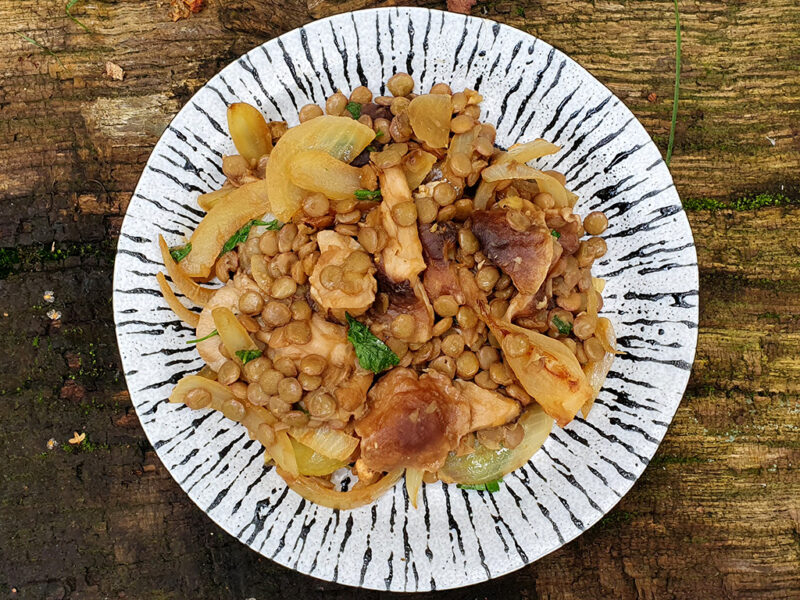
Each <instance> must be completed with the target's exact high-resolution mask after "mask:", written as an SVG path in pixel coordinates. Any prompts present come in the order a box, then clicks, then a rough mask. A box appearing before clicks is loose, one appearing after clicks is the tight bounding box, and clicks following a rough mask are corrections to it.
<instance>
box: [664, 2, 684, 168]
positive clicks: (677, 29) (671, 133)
mask: <svg viewBox="0 0 800 600" xmlns="http://www.w3.org/2000/svg"><path fill="white" fill-rule="evenodd" d="M680 90H681V17H680V13H679V12H678V0H675V97H674V98H673V100H672V124H671V125H670V128H669V144H667V161H666V162H667V165H669V161H670V159H671V158H672V146H673V145H674V143H675V123H677V121H678V97H679V96H680Z"/></svg>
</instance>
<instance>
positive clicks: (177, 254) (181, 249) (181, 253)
mask: <svg viewBox="0 0 800 600" xmlns="http://www.w3.org/2000/svg"><path fill="white" fill-rule="evenodd" d="M191 251H192V243H191V242H189V243H188V244H184V245H183V246H172V247H171V248H170V249H169V255H170V256H171V257H172V260H174V261H175V262H176V263H179V262H181V261H182V260H183V259H184V258H186V257H187V256H189V252H191Z"/></svg>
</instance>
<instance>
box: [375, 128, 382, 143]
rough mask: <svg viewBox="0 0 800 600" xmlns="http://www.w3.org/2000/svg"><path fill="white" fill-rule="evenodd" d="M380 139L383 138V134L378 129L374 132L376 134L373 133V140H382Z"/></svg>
mask: <svg viewBox="0 0 800 600" xmlns="http://www.w3.org/2000/svg"><path fill="white" fill-rule="evenodd" d="M382 137H383V132H382V131H381V130H380V129H379V130H378V131H376V132H375V139H376V140H377V139H378V138H382Z"/></svg>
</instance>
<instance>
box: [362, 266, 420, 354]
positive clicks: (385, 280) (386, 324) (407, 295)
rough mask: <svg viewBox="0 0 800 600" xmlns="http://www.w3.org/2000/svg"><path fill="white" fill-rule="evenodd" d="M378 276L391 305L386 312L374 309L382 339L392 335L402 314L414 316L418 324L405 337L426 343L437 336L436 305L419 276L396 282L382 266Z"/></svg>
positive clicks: (375, 325) (375, 327) (381, 290)
mask: <svg viewBox="0 0 800 600" xmlns="http://www.w3.org/2000/svg"><path fill="white" fill-rule="evenodd" d="M375 277H376V279H377V281H378V292H379V293H383V294H386V296H387V299H388V304H387V306H386V310H385V311H383V312H382V311H379V310H372V311H370V313H369V316H370V318H371V320H372V324H373V327H372V330H373V333H375V334H376V335H377V336H378V337H380V338H383V339H386V338H388V337H389V335H390V329H391V326H392V323H393V322H394V320H395V319H396V318H397V317H398V316H399V315H409V316H410V317H411V318H412V319H413V325H414V327H413V330H412V334H411V335H410V336H408V337H404V338H403V341H405V342H408V343H412V344H414V343H416V344H422V343H425V342H427V341H428V340H429V339H431V336H432V335H433V307H432V306H431V302H430V300H429V299H428V295H427V294H426V293H425V288H424V287H423V285H422V283H421V282H420V280H419V278H416V277H415V278H414V281H413V282H410V281H403V282H400V283H395V282H393V281H392V280H391V279H389V277H388V276H387V275H386V273H385V272H384V271H383V269H380V268H379V269H378V271H377V272H376V274H375Z"/></svg>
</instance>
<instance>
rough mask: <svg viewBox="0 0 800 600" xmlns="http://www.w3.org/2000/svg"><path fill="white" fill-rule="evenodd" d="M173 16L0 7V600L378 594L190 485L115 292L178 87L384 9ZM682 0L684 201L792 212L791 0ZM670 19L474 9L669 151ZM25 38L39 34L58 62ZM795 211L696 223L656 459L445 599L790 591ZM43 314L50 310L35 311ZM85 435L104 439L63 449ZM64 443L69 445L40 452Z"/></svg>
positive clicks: (229, 2) (795, 482) (622, 6)
mask: <svg viewBox="0 0 800 600" xmlns="http://www.w3.org/2000/svg"><path fill="white" fill-rule="evenodd" d="M168 4H169V3H168V2H166V1H161V2H157V3H154V2H136V1H127V2H126V1H121V0H120V1H110V0H109V1H105V2H97V1H93V0H86V1H81V2H79V3H77V4H76V5H75V6H74V7H73V9H72V12H73V14H75V15H76V16H77V17H78V18H79V19H81V20H82V21H83V22H84V23H85V24H86V25H87V26H89V27H90V28H91V29H92V30H93V32H94V33H92V34H87V33H86V32H84V31H83V30H82V29H81V28H80V27H79V26H77V25H76V24H75V23H73V22H72V21H70V20H69V19H68V18H66V15H65V14H64V11H63V2H45V3H42V2H34V1H33V0H0V29H2V35H0V48H2V50H3V55H4V57H5V58H6V60H5V61H4V62H3V64H2V66H0V252H2V254H0V299H1V300H0V347H2V349H3V352H0V372H2V373H3V379H2V381H0V423H2V425H3V427H2V429H0V455H1V456H3V457H4V458H5V461H4V464H3V468H2V470H1V471H0V473H1V475H0V531H2V532H3V534H4V538H3V540H4V543H3V544H0V565H2V567H0V595H2V596H3V597H11V598H14V597H17V598H72V599H77V598H106V597H108V598H115V597H127V598H187V597H195V598H232V599H233V598H236V599H242V598H249V597H255V598H259V599H262V598H272V597H278V596H280V597H293V596H294V597H302V598H316V597H319V598H321V597H323V595H324V597H331V598H352V597H359V598H377V597H383V596H385V595H383V594H381V595H379V594H376V593H370V592H358V593H354V592H353V591H352V590H351V589H348V588H341V587H339V586H335V585H332V584H327V583H322V582H319V581H317V580H312V579H309V578H306V577H303V576H301V575H298V574H296V573H294V572H292V571H289V570H288V569H284V568H283V567H279V566H277V565H275V564H274V563H271V562H270V561H267V560H265V559H262V558H260V557H259V556H258V555H256V554H255V553H253V552H252V551H250V550H249V549H247V548H246V547H244V546H243V545H242V544H240V543H239V542H238V541H236V540H235V539H233V538H231V537H230V536H228V535H227V534H225V533H224V532H222V531H221V530H220V529H219V528H217V527H216V526H215V525H214V524H213V523H211V521H210V520H209V519H208V518H207V517H206V516H205V515H204V514H203V513H202V512H201V511H200V510H199V509H198V508H196V507H195V506H194V505H193V504H192V503H191V502H190V501H189V500H188V499H187V498H186V496H185V495H184V494H183V493H182V492H181V491H180V489H179V488H178V486H177V485H176V484H175V483H174V482H173V481H172V479H171V478H170V477H169V475H168V474H167V472H166V470H165V469H164V467H163V466H162V465H161V464H160V462H159V461H158V459H157V458H156V457H155V455H154V453H153V451H152V448H151V447H150V445H149V444H148V442H147V440H146V439H145V437H144V434H143V432H142V430H141V428H140V427H139V424H138V421H137V419H136V416H135V414H134V413H133V411H132V408H131V406H130V401H129V398H128V396H127V393H126V392H125V391H124V382H123V381H122V379H121V374H120V373H119V359H118V357H117V353H116V342H115V339H114V330H113V324H112V319H111V305H110V300H109V299H110V295H111V284H110V278H111V269H112V259H113V240H114V237H115V235H116V233H117V231H118V229H119V225H120V223H121V216H122V215H123V214H124V211H125V208H126V206H127V203H128V201H129V199H130V196H131V193H132V191H133V188H134V185H135V183H136V180H137V179H138V176H139V173H140V172H141V169H142V166H143V165H144V162H145V160H146V158H147V156H148V154H149V152H150V150H151V148H152V146H153V145H154V143H155V142H156V140H157V139H158V136H159V135H160V133H161V131H162V130H163V129H164V127H165V126H166V124H167V123H168V122H169V120H170V119H171V118H172V116H173V115H174V113H175V112H176V111H177V110H178V109H179V108H180V106H182V105H183V103H184V102H185V101H186V100H187V99H188V97H189V96H190V94H191V93H193V92H194V91H195V90H196V89H197V88H198V87H200V86H201V85H202V84H203V83H204V82H205V81H206V80H207V79H208V78H209V77H211V76H212V75H213V74H214V73H215V72H216V71H218V70H219V69H220V68H221V67H222V66H224V65H225V64H227V63H228V62H229V61H230V60H233V59H234V58H236V57H237V56H238V55H240V54H241V53H243V52H244V51H246V50H248V49H249V48H251V47H252V46H254V45H256V44H258V43H260V42H262V41H264V40H265V39H267V38H269V37H271V36H274V35H278V34H280V33H282V32H283V31H286V30H288V29H291V28H292V27H296V26H298V25H301V24H303V23H305V22H308V21H309V20H311V19H312V18H313V17H321V16H326V15H328V14H332V12H336V11H339V10H343V9H345V10H346V9H349V8H352V7H354V6H356V5H358V6H367V5H369V6H373V5H375V4H376V3H369V2H365V1H363V0H348V1H346V2H334V1H332V0H323V1H322V2H316V0H311V1H310V2H309V4H308V6H307V4H306V3H305V2H304V1H301V0H292V1H286V2H283V1H277V0H226V1H225V2H219V3H218V2H209V6H208V7H207V8H206V9H205V10H204V11H203V12H201V13H200V14H197V15H194V16H192V18H190V19H188V20H185V21H179V22H177V23H173V22H171V21H170V20H169V18H168V16H167V13H168V8H169V6H168ZM403 4H407V3H403ZM415 4H418V5H424V6H429V7H437V8H443V7H444V4H445V3H444V2H433V1H425V0H421V1H420V2H416V3H415ZM680 4H681V10H682V18H683V23H684V46H683V51H684V60H683V78H682V95H681V104H680V112H679V122H678V137H677V142H676V147H675V154H674V157H673V162H672V170H673V174H674V176H675V180H676V185H677V186H678V190H679V191H680V192H681V194H682V195H683V197H684V198H699V197H714V198H722V199H729V198H737V197H739V196H742V195H745V194H749V193H752V192H763V191H771V192H776V191H782V192H783V193H785V194H787V195H788V196H789V197H790V198H791V199H794V200H797V199H798V188H799V187H800V175H798V173H800V168H799V167H800V141H799V140H800V132H799V131H798V125H797V124H798V123H800V76H799V75H798V71H797V61H798V59H799V58H800V11H798V8H797V3H796V2H795V1H794V0H768V1H767V2H741V1H736V2H725V3H722V2H714V1H711V0H701V1H698V2H694V3H688V2H681V3H680ZM309 7H310V12H309ZM672 11H673V5H672V3H671V2H670V1H669V0H659V1H655V0H647V1H642V2H623V3H620V2H605V1H603V2H601V1H595V2H588V1H574V0H569V1H568V0H540V1H537V2H532V1H529V0H526V1H524V2H523V1H520V2H488V3H487V2H479V3H478V5H476V7H475V8H474V9H473V14H479V15H485V16H489V17H491V18H495V19H498V20H500V21H503V22H506V23H508V24H510V25H513V26H516V27H520V28H522V29H525V30H528V31H530V32H531V33H534V34H536V35H538V36H540V37H542V38H543V39H545V40H547V41H549V42H551V43H554V44H555V45H556V46H558V47H559V48H561V49H562V50H564V51H566V52H567V53H568V54H570V55H571V56H573V57H574V58H575V59H576V60H578V61H579V62H581V64H583V65H584V66H586V67H587V68H588V69H589V70H590V71H591V72H592V73H594V74H595V75H596V76H597V77H598V78H599V79H600V80H601V81H603V82H604V83H606V84H607V85H609V87H610V88H611V89H612V90H613V91H614V92H615V93H616V94H617V95H619V96H620V97H621V98H622V99H623V100H624V101H625V102H626V104H627V105H628V106H629V107H630V108H631V109H632V110H633V111H634V113H635V114H636V115H637V117H639V119H640V120H641V121H642V123H643V124H644V125H645V127H646V128H647V129H648V131H649V132H650V133H651V134H652V135H653V136H654V137H655V139H656V141H657V143H658V144H659V146H660V147H661V148H662V150H663V149H665V147H666V137H667V132H668V127H669V118H670V114H671V98H672V85H673V77H674V59H673V56H674V23H673V14H672ZM14 32H22V33H24V34H26V35H29V36H31V37H32V38H34V39H36V40H38V41H39V42H40V43H42V44H44V45H46V46H48V47H50V48H51V49H52V50H53V51H54V52H56V53H57V54H58V56H59V58H60V60H61V61H62V62H63V63H64V67H63V68H62V67H61V66H60V65H59V64H58V63H57V61H56V60H55V59H53V58H52V57H50V56H48V55H46V54H45V53H43V52H42V51H41V50H40V49H39V48H36V47H35V46H32V45H31V44H29V43H27V42H25V41H24V40H22V38H20V37H19V36H18V35H16V34H15V33H14ZM107 60H111V61H113V62H115V63H117V64H119V65H120V66H122V68H123V69H124V70H125V79H124V80H123V81H121V82H120V81H112V80H111V79H109V78H108V77H107V76H106V75H105V62H106V61H107ZM651 93H655V94H656V100H655V102H650V101H648V99H647V97H648V96H649V95H650V94H651ZM767 136H768V137H769V138H772V139H773V140H774V142H775V145H774V146H773V145H772V143H771V142H770V140H769V139H767ZM798 218H800V209H798V208H797V207H795V206H789V207H780V208H762V209H759V210H756V211H733V210H720V211H715V212H710V211H696V212H692V213H690V221H691V224H692V227H693V229H694V233H695V239H696V241H697V246H698V259H699V264H700V270H701V296H700V307H701V321H700V325H701V329H700V339H699V346H698V352H697V361H696V364H695V368H694V370H693V373H692V378H691V381H690V387H689V391H688V393H687V395H686V398H685V399H684V401H683V403H682V405H681V407H680V409H679V410H678V413H677V415H676V418H675V421H674V423H673V425H672V426H671V427H670V429H669V432H668V433H667V437H666V439H665V441H664V443H663V445H662V446H661V448H660V450H659V452H658V454H657V455H656V457H655V459H654V460H653V462H652V464H651V465H650V467H649V468H648V470H647V471H646V472H645V474H644V476H643V477H642V478H641V480H640V481H639V482H637V484H636V485H635V486H634V488H633V490H632V491H631V492H630V493H629V494H628V495H627V496H626V497H625V498H624V499H623V500H622V501H621V502H620V505H619V506H618V507H617V508H616V509H615V510H614V511H613V512H612V513H611V514H610V515H609V516H608V517H607V518H606V519H604V520H603V521H602V522H601V523H600V524H599V525H598V526H596V527H595V528H593V529H592V530H590V531H589V532H587V533H586V534H584V535H583V536H581V537H580V538H579V539H578V540H577V541H575V542H573V543H571V544H568V545H567V546H566V547H565V548H562V549H561V550H559V551H558V552H556V553H554V554H553V555H551V556H548V557H546V558H544V559H542V560H540V561H539V562H537V563H535V564H534V565H531V566H530V567H527V568H525V569H523V570H521V571H519V572H517V573H515V574H512V575H509V576H507V577H504V578H502V579H500V580H498V581H495V582H490V583H487V584H482V585H478V586H475V587H472V588H469V589H467V590H464V591H454V592H445V593H443V594H441V595H437V597H441V598H494V597H509V598H515V597H520V598H551V599H555V598H563V599H574V598H600V597H603V598H625V599H627V598H748V599H749V598H765V599H766V598H771V599H781V598H785V599H789V598H797V597H798V596H800V504H798V498H800V477H798V471H797V468H798V467H797V465H798V463H800V389H798V388H800V384H799V383H798V382H800V362H798V358H797V357H798V356H799V355H800V322H799V321H800V294H799V293H798V292H800V244H798V242H797V239H798V233H799V232H798V227H800V226H798ZM53 242H55V246H54V247H52V250H51V244H52V243H53ZM46 290H54V292H55V302H54V303H53V304H48V303H47V302H45V301H44V299H43V294H44V292H45V291H46ZM51 308H54V309H56V310H58V311H60V312H61V314H62V316H61V319H60V320H59V321H57V322H53V321H51V320H50V319H49V318H48V317H47V316H46V313H47V311H48V310H50V309H51ZM6 313H7V314H8V316H4V315H5V314H6ZM74 430H78V431H86V432H87V434H88V440H89V442H90V443H89V444H88V445H85V446H84V447H83V449H81V450H77V451H71V452H67V451H65V450H64V449H65V448H68V447H69V444H67V440H68V439H69V437H71V435H72V432H73V431H74ZM50 438H53V439H55V440H57V441H58V443H59V446H57V447H55V448H54V449H52V450H48V449H47V441H48V439H50ZM12 588H16V589H17V593H16V594H13V593H12V592H11V589H12ZM423 596H424V595H418V596H413V597H423Z"/></svg>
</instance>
